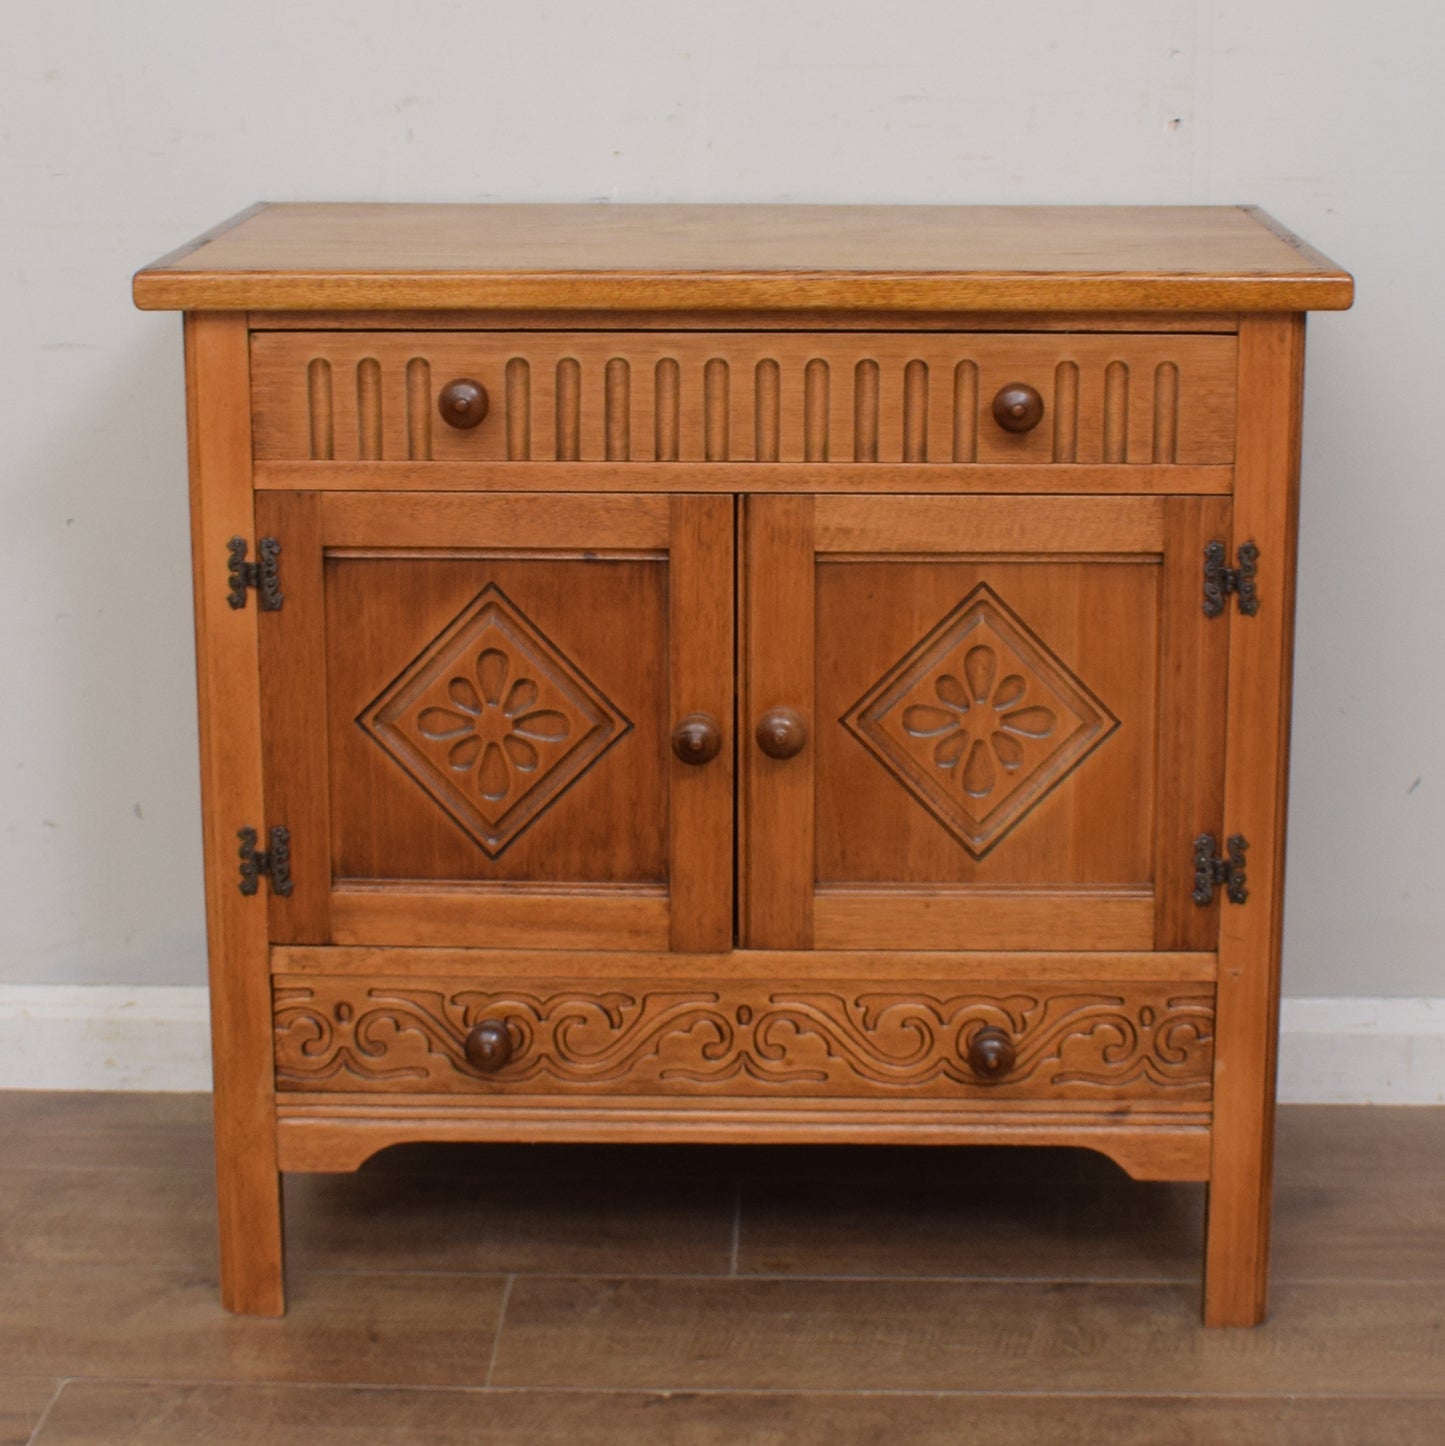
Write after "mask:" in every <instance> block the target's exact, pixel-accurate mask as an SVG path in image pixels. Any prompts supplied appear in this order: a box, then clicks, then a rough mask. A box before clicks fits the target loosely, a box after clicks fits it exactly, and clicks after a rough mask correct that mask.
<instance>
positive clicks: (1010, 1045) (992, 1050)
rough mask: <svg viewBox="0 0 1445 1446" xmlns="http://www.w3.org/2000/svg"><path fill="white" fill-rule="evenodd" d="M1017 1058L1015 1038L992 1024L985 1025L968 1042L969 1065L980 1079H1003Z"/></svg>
mask: <svg viewBox="0 0 1445 1446" xmlns="http://www.w3.org/2000/svg"><path fill="white" fill-rule="evenodd" d="M1017 1058H1018V1052H1017V1051H1016V1050H1015V1049H1014V1042H1013V1040H1012V1039H1010V1038H1009V1037H1008V1035H1007V1034H1005V1033H1004V1031H1003V1030H1001V1029H997V1028H995V1027H994V1026H993V1025H991V1024H988V1025H985V1026H984V1027H983V1028H982V1029H980V1030H979V1031H978V1032H977V1033H976V1034H975V1035H974V1036H973V1038H972V1039H971V1040H969V1042H968V1067H969V1068H970V1069H971V1070H972V1071H973V1072H974V1074H976V1075H977V1076H978V1077H979V1078H980V1079H984V1080H991V1079H1002V1078H1003V1076H1004V1075H1006V1074H1007V1073H1008V1072H1009V1071H1010V1070H1011V1069H1012V1068H1013V1067H1014V1060H1015V1059H1017Z"/></svg>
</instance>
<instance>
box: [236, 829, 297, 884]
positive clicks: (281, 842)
mask: <svg viewBox="0 0 1445 1446" xmlns="http://www.w3.org/2000/svg"><path fill="white" fill-rule="evenodd" d="M236 837H237V838H238V839H240V840H241V847H240V848H239V849H237V851H236V852H237V854H238V856H239V857H240V860H241V884H240V888H241V892H242V893H243V894H254V893H255V892H256V890H257V889H258V888H259V887H260V884H261V875H262V874H265V875H266V876H267V877H268V878H269V879H270V880H271V892H272V893H273V894H280V895H281V897H282V898H283V899H284V898H289V897H290V894H291V888H292V884H291V831H290V829H286V828H281V827H280V826H279V825H278V826H277V827H275V828H273V829H272V830H271V833H270V843H271V847H270V848H268V849H258V848H257V847H256V830H255V829H253V828H243V829H238V830H237V831H236Z"/></svg>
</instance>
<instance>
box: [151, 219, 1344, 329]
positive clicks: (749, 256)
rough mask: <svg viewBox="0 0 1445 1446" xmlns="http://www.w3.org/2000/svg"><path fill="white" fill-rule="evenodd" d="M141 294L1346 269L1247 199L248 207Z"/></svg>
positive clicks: (277, 305) (1281, 289) (470, 293)
mask: <svg viewBox="0 0 1445 1446" xmlns="http://www.w3.org/2000/svg"><path fill="white" fill-rule="evenodd" d="M134 290H135V301H136V304H137V305H138V306H140V307H142V308H143V309H146V310H158V311H164V310H188V311H189V310H232V311H234V310H268V309H271V310H288V311H291V310H317V311H320V310H365V311H385V310H402V309H438V310H440V309H448V310H450V309H456V308H477V309H482V310H493V311H495V310H501V311H517V310H529V309H539V308H541V309H545V308H548V307H565V308H568V309H592V310H597V311H607V310H610V309H627V310H644V311H659V312H660V311H669V310H682V309H687V310H704V311H706V310H718V311H723V310H742V311H748V310H752V311H759V312H767V311H789V312H798V311H810V310H815V311H819V312H824V311H830V312H846V311H857V312H878V311H898V312H927V311H938V310H947V311H970V310H978V311H1002V310H1014V311H1053V310H1063V309H1068V310H1084V311H1118V310H1129V311H1173V312H1197V313H1203V312H1237V311H1304V310H1340V309H1343V308H1345V307H1347V306H1349V305H1350V302H1351V300H1352V297H1353V281H1352V280H1351V278H1350V276H1349V274H1348V273H1347V272H1344V271H1342V270H1340V268H1339V267H1337V266H1335V265H1334V263H1333V262H1331V261H1329V260H1328V259H1327V258H1326V257H1324V256H1321V255H1320V254H1319V253H1318V252H1317V251H1314V250H1313V249H1312V248H1311V247H1309V246H1308V245H1306V244H1305V243H1304V242H1303V241H1301V240H1300V239H1299V238H1298V237H1296V236H1293V235H1291V234H1290V233H1289V232H1288V231H1286V230H1285V229H1284V228H1283V227H1281V226H1279V225H1278V224H1277V223H1276V222H1274V221H1273V220H1272V219H1271V218H1270V217H1268V216H1267V215H1265V214H1264V213H1263V212H1262V211H1259V210H1257V209H1255V208H1253V207H1241V206H1150V207H1145V206H1139V207H1128V206H1119V207H1112V206H1109V207H1106V206H1099V207H1093V206H1007V207H1005V206H642V205H611V204H595V205H555V206H541V205H515V206H513V205H505V206H502V205H497V206H482V205H350V204H329V203H328V204H306V205H291V204H288V205H267V204H263V205H259V206H255V207H253V208H251V209H250V210H249V211H247V212H244V213H243V214H242V215H240V216H238V217H236V218H233V220H231V221H228V222H226V223H224V224H223V225H221V226H219V227H217V228H216V229H215V230H213V231H210V232H207V233H206V234H205V235H204V236H201V237H199V238H197V239H196V240H195V241H193V242H191V243H190V244H189V245H187V246H185V247H182V248H181V249H180V250H179V251H176V252H174V253H172V254H171V255H169V256H166V257H163V258H162V259H161V260H159V261H157V262H155V263H154V264H152V265H151V266H148V267H146V268H145V269H144V270H143V271H141V272H139V273H138V274H137V275H136V278H135V288H134Z"/></svg>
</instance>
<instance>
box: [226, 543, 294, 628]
mask: <svg viewBox="0 0 1445 1446" xmlns="http://www.w3.org/2000/svg"><path fill="white" fill-rule="evenodd" d="M256 550H257V552H259V553H260V558H259V560H258V561H256V562H247V561H246V539H245V538H244V537H233V538H232V539H231V540H230V541H229V542H228V543H227V544H226V552H227V554H228V561H227V564H226V577H227V580H228V581H229V582H230V584H231V590H230V592H229V593H227V594H226V601H227V602H228V603H230V604H231V606H232V607H233V608H243V607H245V606H246V589H247V588H248V587H253V588H255V589H256V594H257V596H258V597H259V598H260V602H261V611H262V612H267V613H274V612H277V611H279V609H280V607H281V604H282V603H283V602H285V601H286V595H285V594H284V593H283V592H282V591H281V575H280V572H279V571H278V569H277V564H276V559H277V558H278V557H280V555H281V544H280V543H279V542H277V541H276V539H275V538H274V537H263V538H262V539H261V540H260V542H259V543H257V545H256Z"/></svg>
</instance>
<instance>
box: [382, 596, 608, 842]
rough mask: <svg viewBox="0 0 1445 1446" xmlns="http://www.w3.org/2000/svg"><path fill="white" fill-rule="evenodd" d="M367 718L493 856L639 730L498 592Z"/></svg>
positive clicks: (475, 606)
mask: <svg viewBox="0 0 1445 1446" xmlns="http://www.w3.org/2000/svg"><path fill="white" fill-rule="evenodd" d="M356 721H357V723H358V724H359V725H360V726H361V727H362V728H363V729H365V730H366V732H367V733H368V734H370V736H371V737H372V738H374V739H375V740H376V742H377V743H378V744H380V746H381V747H382V748H383V749H384V750H385V751H386V753H387V754H388V756H389V757H391V758H393V759H394V760H395V761H396V762H397V763H398V764H400V765H401V767H402V768H403V769H405V770H406V772H407V773H408V774H409V775H410V776H411V777H412V778H413V779H414V780H415V781H416V782H417V783H418V784H420V786H421V787H422V788H423V789H425V790H426V792H427V793H428V794H430V795H431V797H432V798H433V799H434V800H435V801H436V802H437V803H438V804H439V805H440V806H441V807H442V808H444V809H445V810H446V811H447V813H448V814H450V815H451V817H452V818H453V819H455V820H456V822H457V823H458V824H459V825H461V827H462V828H463V829H465V830H466V831H467V833H469V834H470V835H471V836H472V838H473V839H475V840H476V841H477V843H479V844H480V845H481V846H482V848H483V849H485V850H486V852H487V853H488V854H489V855H491V856H492V857H495V856H496V855H498V854H499V853H501V852H502V850H503V849H504V848H506V847H507V845H508V844H509V843H511V842H512V840H513V839H514V838H516V837H517V835H518V834H519V833H521V831H522V830H523V829H524V828H526V827H527V825H528V824H530V823H531V822H532V821H533V820H534V819H536V818H537V817H538V815H539V814H541V813H542V811H543V810H544V809H546V808H547V807H548V806H549V805H550V804H551V803H552V802H553V801H555V800H556V799H557V797H558V796H559V795H560V794H561V793H562V792H563V791H564V790H566V789H567V788H569V787H571V785H572V784H573V783H575V782H576V781H577V779H579V778H580V777H581V776H582V775H583V774H584V773H585V772H586V771H587V769H589V768H590V767H591V766H592V765H593V764H594V763H595V762H596V761H597V760H598V759H599V758H600V757H601V756H602V755H603V754H604V753H605V752H606V751H607V750H608V749H609V748H610V747H612V745H613V744H614V743H616V742H617V741H618V739H620V738H621V737H623V736H624V735H625V734H626V733H627V732H628V731H629V730H630V729H631V727H632V724H631V723H630V722H629V721H628V719H627V718H626V717H625V716H624V715H623V713H622V712H621V711H620V710H619V709H618V708H616V707H615V706H614V705H613V704H612V703H610V702H609V701H608V699H607V697H606V696H605V695H604V694H603V693H602V692H601V690H600V689H599V688H598V687H597V685H596V684H595V683H593V682H592V681H591V680H590V679H588V678H587V677H586V676H585V675H584V674H583V672H582V671H581V669H580V668H578V667H577V665H576V664H575V663H574V662H572V661H571V660H570V659H569V658H568V657H567V656H566V655H565V654H564V653H563V652H562V651H561V649H560V648H558V647H557V646H556V644H554V643H552V642H551V641H550V640H549V639H548V638H547V637H546V636H545V635H544V634H543V633H542V632H541V631H540V630H539V629H538V628H537V627H536V626H535V625H534V624H533V623H532V622H531V620H530V619H529V618H528V617H527V616H526V615H525V614H524V613H523V612H522V610H521V609H520V608H518V607H517V605H516V604H515V603H513V602H512V601H511V599H510V598H508V597H507V596H506V595H505V594H504V593H503V592H502V590H501V589H500V588H498V587H496V586H495V585H491V586H488V587H487V588H486V589H485V590H484V591H483V592H482V593H481V594H480V595H479V596H478V597H477V598H476V599H474V600H473V602H472V603H471V604H469V605H468V607H467V608H466V610H465V611H464V612H463V613H462V614H461V616H460V617H458V618H456V619H455V620H454V621H453V622H452V623H451V624H450V625H449V626H448V627H447V629H446V631H445V632H443V633H442V634H441V636H440V637H438V638H436V639H435V640H434V641H433V642H432V644H431V645H430V646H429V647H428V648H427V649H426V650H425V651H424V652H423V653H422V655H421V657H419V658H417V659H416V660H415V661H414V662H413V663H411V664H410V666H408V667H407V668H406V670H405V671H404V672H402V673H401V674H400V676H399V677H398V678H397V679H396V681H395V682H393V683H392V684H391V685H390V686H389V687H388V688H387V689H386V691H385V692H384V693H382V695H381V696H380V697H379V698H377V699H376V701H375V702H374V703H372V704H371V705H370V706H369V707H368V708H367V709H366V710H365V711H364V712H363V713H362V714H361V716H360V717H359V718H358V719H357V720H356Z"/></svg>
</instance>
